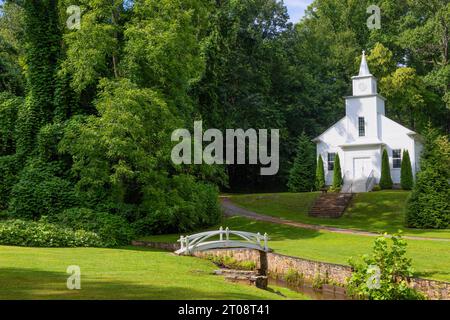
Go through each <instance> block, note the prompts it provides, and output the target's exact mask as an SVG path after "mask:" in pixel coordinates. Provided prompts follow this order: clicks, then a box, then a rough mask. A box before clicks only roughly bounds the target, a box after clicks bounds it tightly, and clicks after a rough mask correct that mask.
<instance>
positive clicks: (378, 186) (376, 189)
mask: <svg viewBox="0 0 450 320" xmlns="http://www.w3.org/2000/svg"><path fill="white" fill-rule="evenodd" d="M372 191H374V192H377V191H381V187H380V185H379V184H376V185H374V186H373V188H372Z"/></svg>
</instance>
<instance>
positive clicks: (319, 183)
mask: <svg viewBox="0 0 450 320" xmlns="http://www.w3.org/2000/svg"><path fill="white" fill-rule="evenodd" d="M324 186H325V169H324V167H323V159H322V156H321V155H319V157H318V158H317V166H316V189H317V190H319V189H321V188H323V187H324Z"/></svg>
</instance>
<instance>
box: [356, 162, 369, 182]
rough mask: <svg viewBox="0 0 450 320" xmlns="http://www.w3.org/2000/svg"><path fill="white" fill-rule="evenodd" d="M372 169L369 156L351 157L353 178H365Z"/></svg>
mask: <svg viewBox="0 0 450 320" xmlns="http://www.w3.org/2000/svg"><path fill="white" fill-rule="evenodd" d="M371 171H372V163H371V161H370V158H354V159H353V179H354V180H359V179H363V178H367V177H368V176H369V174H370V172H371Z"/></svg>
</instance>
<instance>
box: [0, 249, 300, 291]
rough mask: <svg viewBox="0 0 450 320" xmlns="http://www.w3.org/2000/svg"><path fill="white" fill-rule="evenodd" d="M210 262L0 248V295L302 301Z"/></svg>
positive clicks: (137, 252)
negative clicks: (240, 280)
mask: <svg viewBox="0 0 450 320" xmlns="http://www.w3.org/2000/svg"><path fill="white" fill-rule="evenodd" d="M69 265H78V266H80V268H81V290H68V289H66V281H67V277H68V276H69V275H68V274H66V269H67V267H68V266H69ZM215 269H217V267H215V266H214V265H213V264H212V263H211V262H209V261H206V260H201V259H198V258H193V257H179V256H175V255H173V254H171V253H169V252H162V251H156V250H148V249H136V248H132V247H129V248H123V249H96V248H63V249H43V248H21V247H5V246H0V299H285V298H288V299H304V298H305V296H304V295H302V294H300V293H295V292H293V291H290V290H288V289H285V288H279V287H271V288H269V289H270V290H269V291H264V290H260V289H257V288H255V287H251V286H246V285H243V284H235V283H230V282H227V281H225V280H224V278H223V277H221V276H215V275H212V271H214V270H215Z"/></svg>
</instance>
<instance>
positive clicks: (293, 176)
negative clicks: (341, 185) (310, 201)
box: [288, 134, 316, 192]
mask: <svg viewBox="0 0 450 320" xmlns="http://www.w3.org/2000/svg"><path fill="white" fill-rule="evenodd" d="M315 154H316V148H315V147H314V145H313V144H312V142H311V141H310V139H309V138H308V136H306V135H305V134H302V135H301V136H300V139H299V140H298V146H297V155H296V157H295V159H294V165H293V166H292V169H291V171H290V173H289V182H288V188H289V191H290V192H310V191H312V190H313V189H314V171H315V167H316V156H315Z"/></svg>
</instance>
